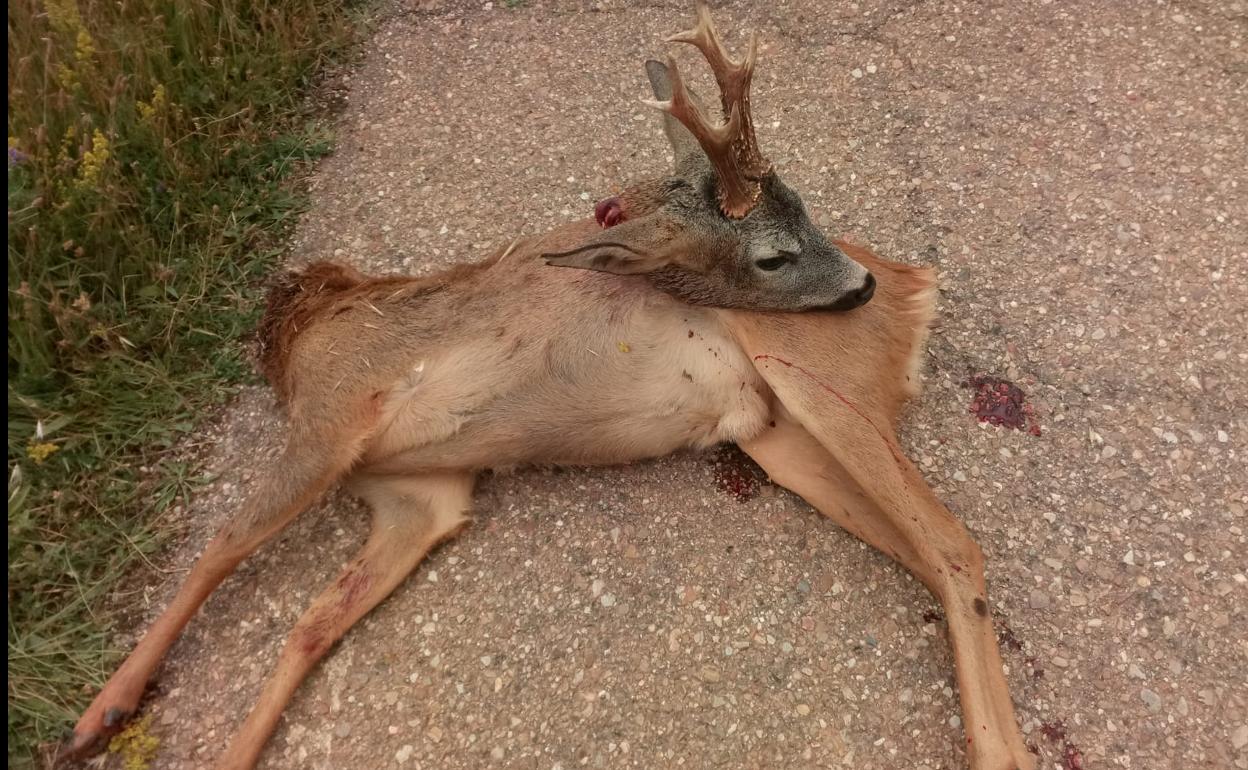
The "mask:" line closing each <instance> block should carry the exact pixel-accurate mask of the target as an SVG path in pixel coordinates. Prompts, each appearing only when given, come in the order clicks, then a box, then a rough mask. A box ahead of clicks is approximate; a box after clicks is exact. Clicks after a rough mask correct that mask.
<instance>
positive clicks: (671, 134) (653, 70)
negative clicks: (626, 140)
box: [646, 59, 709, 176]
mask: <svg viewBox="0 0 1248 770" xmlns="http://www.w3.org/2000/svg"><path fill="white" fill-rule="evenodd" d="M646 78H647V79H649V81H650V90H651V91H652V92H653V93H654V98H655V99H658V100H659V101H661V102H665V101H667V100H669V99H671V98H672V76H671V75H670V74H669V73H668V71H667V65H666V64H664V63H663V62H661V61H656V60H654V59H649V60H647V61H646ZM689 97H690V99H692V100H693V101H695V102H697V103H698V106H699V107H701V106H702V101H701V100H700V99H699V98H698V96H697V94H695V93H693V91H692V89H690V90H689ZM663 133H664V134H666V135H667V141H668V143H669V144H671V146H672V155H673V157H674V159H675V163H674V164H673V165H674V166H675V172H676V174H677V175H678V176H690V175H692V174H695V173H697V172H699V171H703V170H705V169H706V168H707V167H708V166H709V163H708V161H707V159H706V153H704V152H703V151H702V146H701V145H700V144H698V140H697V139H694V138H693V134H691V133H689V129H687V128H685V127H684V126H682V125H681V124H680V121H679V120H677V119H676V118H673V117H672V116H671V115H670V114H668V113H666V112H664V113H663Z"/></svg>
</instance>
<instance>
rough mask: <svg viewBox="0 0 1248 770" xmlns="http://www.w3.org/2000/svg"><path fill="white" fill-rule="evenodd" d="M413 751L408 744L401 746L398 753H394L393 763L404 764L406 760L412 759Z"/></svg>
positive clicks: (413, 748)
mask: <svg viewBox="0 0 1248 770" xmlns="http://www.w3.org/2000/svg"><path fill="white" fill-rule="evenodd" d="M415 750H416V749H415V747H413V746H412V744H410V743H405V744H403V746H401V747H400V748H399V750H398V751H396V752H394V761H395V762H398V763H399V764H400V765H402V764H404V763H406V762H407V760H409V759H411V758H412V752H414V751H415Z"/></svg>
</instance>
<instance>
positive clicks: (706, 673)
mask: <svg viewBox="0 0 1248 770" xmlns="http://www.w3.org/2000/svg"><path fill="white" fill-rule="evenodd" d="M698 679H701V680H702V681H703V682H708V683H714V682H718V681H719V672H718V671H716V670H715V669H713V668H710V667H709V666H703V667H702V669H701V670H700V671H698Z"/></svg>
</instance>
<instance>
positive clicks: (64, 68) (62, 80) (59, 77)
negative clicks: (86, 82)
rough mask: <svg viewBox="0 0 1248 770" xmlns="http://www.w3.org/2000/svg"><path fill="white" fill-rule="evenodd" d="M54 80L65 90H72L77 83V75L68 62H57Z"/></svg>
mask: <svg viewBox="0 0 1248 770" xmlns="http://www.w3.org/2000/svg"><path fill="white" fill-rule="evenodd" d="M56 82H57V83H58V84H59V85H60V86H61V88H64V89H65V90H66V91H72V90H74V87H75V86H77V85H78V75H77V74H76V73H75V72H74V70H73V69H72V68H70V66H69V65H68V64H58V65H56Z"/></svg>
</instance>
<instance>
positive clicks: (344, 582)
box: [218, 473, 473, 769]
mask: <svg viewBox="0 0 1248 770" xmlns="http://www.w3.org/2000/svg"><path fill="white" fill-rule="evenodd" d="M472 484H473V477H472V475H471V474H466V473H465V474H431V475H427V476H420V477H412V478H406V477H381V476H370V475H367V474H364V473H361V474H357V475H356V476H355V477H353V478H352V479H351V482H350V489H351V491H352V492H355V493H356V494H358V495H359V496H360V497H362V498H364V499H365V500H366V501H367V502H368V503H369V504H370V505H371V506H372V508H373V525H372V532H371V534H370V535H369V538H368V542H366V543H365V544H364V547H363V548H362V549H361V550H360V552H359V553H358V554H356V556H355V558H354V559H352V560H351V562H350V563H349V564H347V566H346V567H344V568H343V570H342V572H340V573H339V574H338V577H337V578H336V579H335V580H334V582H333V583H332V584H331V585H330V586H329V588H327V589H326V590H325V591H324V592H323V593H322V594H321V595H320V596H318V597H317V598H316V599H315V600H314V601H313V602H312V605H311V606H310V607H309V608H308V609H307V611H306V612H304V614H303V616H302V617H301V618H299V621H298V622H297V623H296V624H295V627H294V630H292V631H291V634H290V637H289V638H288V639H287V640H286V645H285V646H284V647H283V649H282V652H281V655H280V657H279V658H278V661H277V668H276V669H275V670H274V672H273V674H272V675H271V676H270V677H269V680H268V681H267V682H266V683H265V685H264V689H263V690H262V692H261V694H260V699H259V700H258V701H257V702H256V705H255V706H254V707H253V708H252V710H251V714H250V715H248V717H247V719H246V721H245V722H244V723H243V725H242V727H241V728H239V731H238V732H237V733H236V734H235V735H234V739H233V740H232V741H231V742H230V747H229V748H228V749H227V750H226V752H225V754H224V755H223V757H222V759H221V761H220V763H219V764H218V767H219V768H222V769H224V768H231V769H237V768H251V767H254V766H255V764H256V761H257V760H258V759H259V757H260V752H261V750H262V749H263V748H264V744H265V742H266V741H267V740H268V738H269V736H270V735H271V734H272V732H273V730H274V728H275V727H276V726H277V720H278V718H279V717H280V716H281V714H282V711H283V710H284V709H285V708H286V704H287V703H288V702H289V701H290V698H291V696H292V695H293V694H294V692H295V690H296V689H297V688H298V687H299V684H300V683H301V682H302V681H303V679H304V678H305V677H306V676H307V674H308V672H309V671H311V670H312V667H313V666H315V665H316V663H317V661H319V660H320V659H321V658H322V657H324V655H325V653H326V652H328V651H329V648H330V647H331V646H333V644H334V643H335V642H336V641H338V639H340V638H341V637H342V636H343V634H345V633H346V632H347V630H348V629H349V628H351V626H352V625H354V624H355V622H356V621H357V620H359V619H360V618H362V617H363V616H364V615H366V614H367V613H368V612H369V610H371V609H372V608H373V607H375V606H376V605H377V604H378V603H380V602H381V600H382V599H384V598H386V596H387V595H389V594H390V592H391V591H393V590H394V589H395V587H396V586H398V585H399V583H401V582H403V579H404V578H406V577H407V575H408V574H409V573H410V572H411V571H412V570H413V569H415V567H416V565H417V564H419V563H420V561H421V559H423V558H424V557H425V555H426V554H427V553H429V551H430V550H431V549H432V548H433V547H434V546H436V545H437V544H438V543H440V542H441V541H443V540H446V539H447V538H450V537H451V536H453V535H454V534H455V533H456V532H458V531H459V530H460V528H462V527H463V525H464V524H466V523H467V521H468V518H467V516H466V514H467V511H468V509H469V506H470V505H471V503H472Z"/></svg>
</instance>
